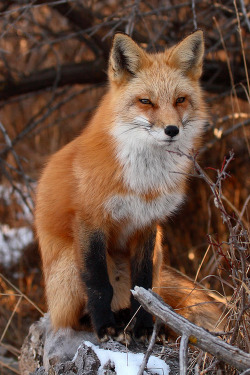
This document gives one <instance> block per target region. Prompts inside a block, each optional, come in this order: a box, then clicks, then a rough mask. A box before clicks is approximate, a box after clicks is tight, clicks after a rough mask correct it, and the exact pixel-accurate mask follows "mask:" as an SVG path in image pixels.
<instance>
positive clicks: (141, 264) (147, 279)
mask: <svg viewBox="0 0 250 375" xmlns="http://www.w3.org/2000/svg"><path fill="white" fill-rule="evenodd" d="M155 239H156V230H154V231H152V232H151V233H150V235H148V234H147V235H146V239H145V242H144V243H141V244H139V249H138V250H139V252H140V254H143V256H139V257H137V256H136V255H135V257H134V259H133V260H132V264H131V273H132V288H134V287H135V285H138V286H142V287H143V288H145V289H149V288H152V282H153V251H154V247H155ZM138 258H139V260H138ZM131 306H132V314H134V313H135V312H136V310H137V309H138V308H139V306H140V304H139V302H138V301H136V300H135V299H134V298H133V297H131ZM152 331H153V318H152V315H151V314H149V313H148V312H147V311H145V310H144V309H143V308H142V307H141V308H140V310H139V312H138V313H137V315H136V323H135V327H134V333H135V336H136V337H142V336H145V335H146V336H148V335H150V334H151V333H152Z"/></svg>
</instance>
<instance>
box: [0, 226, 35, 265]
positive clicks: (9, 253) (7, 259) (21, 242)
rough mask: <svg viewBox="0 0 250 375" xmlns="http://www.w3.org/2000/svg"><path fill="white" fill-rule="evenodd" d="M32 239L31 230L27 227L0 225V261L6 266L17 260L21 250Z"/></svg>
mask: <svg viewBox="0 0 250 375" xmlns="http://www.w3.org/2000/svg"><path fill="white" fill-rule="evenodd" d="M31 241H33V232H32V230H31V229H30V228H29V227H21V228H10V227H9V225H7V224H4V225H0V263H1V265H3V266H5V267H8V266H10V265H11V264H13V263H16V262H18V260H19V258H20V256H21V250H22V249H23V247H24V246H26V245H28V244H29V243H30V242H31Z"/></svg>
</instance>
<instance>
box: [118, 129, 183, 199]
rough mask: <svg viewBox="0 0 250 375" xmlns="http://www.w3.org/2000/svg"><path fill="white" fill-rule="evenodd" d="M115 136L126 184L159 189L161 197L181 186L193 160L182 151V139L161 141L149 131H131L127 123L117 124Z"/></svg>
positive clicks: (140, 189) (140, 190)
mask: <svg viewBox="0 0 250 375" xmlns="http://www.w3.org/2000/svg"><path fill="white" fill-rule="evenodd" d="M112 135H113V137H114V138H115V140H116V150H117V151H116V157H117V159H118V160H119V162H120V163H121V165H122V168H123V182H124V184H125V185H126V187H128V188H129V189H131V190H132V191H134V192H136V193H140V194H144V193H148V192H150V191H159V192H160V193H162V194H164V196H165V198H162V199H163V200H164V201H166V200H168V198H166V193H168V192H172V191H176V190H177V189H178V187H179V186H180V184H181V183H182V181H183V180H184V179H185V177H184V174H186V173H188V170H189V165H190V160H189V159H188V158H187V157H186V156H185V155H183V156H181V155H180V153H179V149H178V144H179V142H178V143H177V142H176V143H172V144H167V143H163V142H161V143H159V142H157V141H156V140H155V139H154V138H153V137H152V136H149V135H148V133H147V132H146V131H144V130H142V129H140V128H139V129H134V128H132V130H131V125H130V124H126V123H120V124H117V126H116V127H115V128H114V129H113V131H112ZM179 145H180V144H179ZM184 151H187V150H186V149H184ZM157 206H158V204H157Z"/></svg>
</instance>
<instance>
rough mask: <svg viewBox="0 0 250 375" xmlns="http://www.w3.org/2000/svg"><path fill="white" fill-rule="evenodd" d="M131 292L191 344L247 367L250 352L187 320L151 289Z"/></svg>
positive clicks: (238, 367) (136, 288)
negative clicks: (187, 338)
mask: <svg viewBox="0 0 250 375" xmlns="http://www.w3.org/2000/svg"><path fill="white" fill-rule="evenodd" d="M132 293H133V296H134V297H135V298H136V299H137V300H138V301H139V302H140V304H141V305H142V307H143V308H144V309H145V310H146V311H148V312H149V313H150V314H153V315H155V316H156V317H157V318H158V319H160V320H161V321H163V322H164V324H166V325H167V326H169V327H170V328H171V329H172V330H174V331H175V332H176V333H177V334H179V335H185V336H187V337H189V342H190V343H191V344H192V345H195V346H197V347H198V348H200V349H202V350H204V351H206V352H209V353H210V354H212V355H214V356H215V357H216V358H218V359H219V360H221V361H223V362H226V363H228V364H229V365H231V366H233V367H235V368H237V369H238V370H242V371H244V370H247V369H248V368H249V363H250V354H248V353H245V352H243V351H242V350H240V349H238V348H237V347H234V346H231V345H229V344H227V343H226V342H224V341H223V340H221V339H219V338H217V337H214V336H213V335H211V333H209V332H208V331H206V330H205V329H203V328H201V327H198V326H196V325H195V324H193V323H191V322H189V321H188V320H187V319H185V318H183V317H182V316H180V315H179V314H177V313H176V312H174V310H173V309H172V308H171V307H170V306H168V305H166V304H165V303H164V302H163V301H162V300H161V299H160V297H159V296H158V295H156V294H155V293H153V292H152V291H148V290H145V289H144V288H142V287H138V286H136V287H135V289H134V290H132Z"/></svg>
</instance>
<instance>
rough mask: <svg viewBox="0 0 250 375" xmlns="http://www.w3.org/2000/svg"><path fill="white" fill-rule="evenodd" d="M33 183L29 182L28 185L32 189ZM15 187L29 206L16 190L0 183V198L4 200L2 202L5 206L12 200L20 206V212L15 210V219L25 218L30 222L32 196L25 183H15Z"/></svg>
mask: <svg viewBox="0 0 250 375" xmlns="http://www.w3.org/2000/svg"><path fill="white" fill-rule="evenodd" d="M35 186H36V185H35V184H34V183H32V184H30V187H31V189H32V190H34V189H35ZM16 187H17V188H18V189H19V190H20V191H21V192H22V194H23V196H24V197H25V199H26V201H27V203H28V205H29V207H30V209H29V207H28V206H27V204H26V203H25V202H24V200H23V198H22V196H21V195H20V194H19V193H18V191H17V190H14V189H13V188H12V187H10V186H6V185H0V198H1V199H2V200H3V201H4V204H5V205H6V206H10V205H11V204H12V203H13V201H14V202H16V204H17V205H18V206H19V207H20V208H21V210H22V212H17V217H16V218H17V219H18V220H20V219H25V220H27V221H28V222H32V220H33V215H32V213H31V210H32V209H33V206H34V204H33V201H32V198H31V196H30V194H29V192H28V190H27V187H26V186H25V185H21V184H16Z"/></svg>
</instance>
